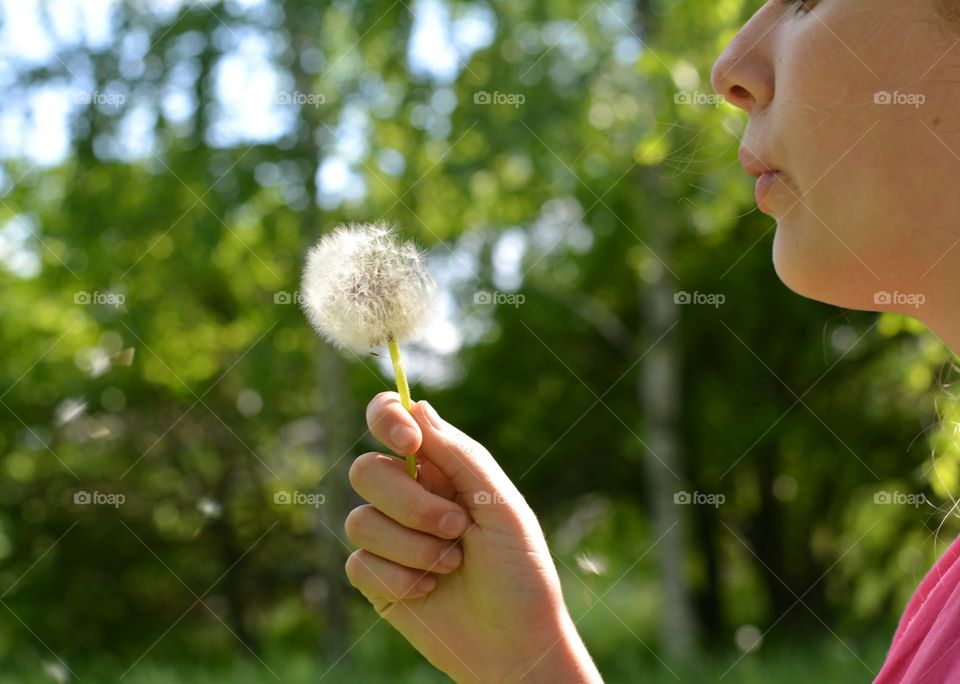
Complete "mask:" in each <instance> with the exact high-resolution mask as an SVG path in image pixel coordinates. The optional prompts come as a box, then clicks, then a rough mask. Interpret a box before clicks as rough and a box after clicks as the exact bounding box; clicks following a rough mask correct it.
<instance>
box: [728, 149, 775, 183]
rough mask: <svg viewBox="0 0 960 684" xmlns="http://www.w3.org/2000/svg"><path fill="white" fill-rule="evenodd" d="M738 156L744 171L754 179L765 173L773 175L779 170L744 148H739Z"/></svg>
mask: <svg viewBox="0 0 960 684" xmlns="http://www.w3.org/2000/svg"><path fill="white" fill-rule="evenodd" d="M738 156H739V157H740V163H741V164H742V165H743V168H744V170H745V171H746V172H747V173H748V174H750V175H751V176H753V177H754V178H760V176H762V175H763V174H765V173H774V172H777V171H779V170H780V169H779V168H777V167H776V166H775V165H773V164H771V163H769V162H767V161H766V160H765V159H763V158H762V157H760V156H759V155H756V154H754V153H753V152H751V151H750V150H748V149H747V148H746V147H741V148H740V150H739V153H738Z"/></svg>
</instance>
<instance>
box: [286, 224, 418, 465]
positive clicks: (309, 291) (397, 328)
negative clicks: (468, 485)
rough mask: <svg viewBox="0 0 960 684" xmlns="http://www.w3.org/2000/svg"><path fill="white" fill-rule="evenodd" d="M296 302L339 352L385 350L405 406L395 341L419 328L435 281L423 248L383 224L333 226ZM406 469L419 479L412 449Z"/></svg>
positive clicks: (313, 254) (312, 257)
mask: <svg viewBox="0 0 960 684" xmlns="http://www.w3.org/2000/svg"><path fill="white" fill-rule="evenodd" d="M300 291H301V294H302V306H303V310H304V312H305V313H306V315H307V319H308V320H309V321H310V323H311V325H312V326H313V327H314V328H315V329H316V331H317V333H318V334H319V335H320V336H321V337H322V338H323V339H325V340H326V341H327V342H329V343H330V344H332V345H333V346H334V347H337V348H338V349H350V350H352V351H355V352H364V351H367V350H369V349H371V348H373V347H379V346H382V345H384V344H386V345H387V347H388V348H389V350H390V359H391V361H392V362H393V371H394V375H395V376H396V380H397V391H398V392H399V393H400V401H401V402H402V403H403V406H404V408H406V409H407V410H408V411H409V410H410V407H411V402H410V387H409V385H408V384H407V377H406V374H405V373H404V371H403V364H402V363H401V361H400V346H399V342H400V341H401V340H403V339H406V338H409V337H412V336H413V335H414V334H415V333H416V332H417V331H418V330H419V329H420V328H422V327H423V326H425V325H426V324H427V323H428V322H429V320H430V318H431V316H432V314H433V311H434V302H435V299H436V284H435V283H434V281H433V279H432V278H431V277H430V273H429V272H428V271H427V268H426V259H425V257H424V255H423V253H422V252H421V251H420V250H419V249H418V248H417V247H416V246H415V245H414V244H413V243H411V242H405V241H403V240H401V239H399V238H398V237H397V235H396V233H395V232H394V229H393V227H392V226H390V225H389V224H387V223H383V222H380V223H373V224H356V223H353V224H345V225H339V226H337V227H336V228H334V229H333V231H332V232H331V233H330V234H328V235H325V236H324V237H322V238H321V239H320V241H319V242H317V244H316V245H314V246H313V247H311V248H310V250H309V252H307V263H306V266H305V267H304V270H303V281H302V283H301V288H300ZM407 472H408V473H409V474H410V476H411V477H413V478H416V476H417V460H416V455H415V454H408V455H407Z"/></svg>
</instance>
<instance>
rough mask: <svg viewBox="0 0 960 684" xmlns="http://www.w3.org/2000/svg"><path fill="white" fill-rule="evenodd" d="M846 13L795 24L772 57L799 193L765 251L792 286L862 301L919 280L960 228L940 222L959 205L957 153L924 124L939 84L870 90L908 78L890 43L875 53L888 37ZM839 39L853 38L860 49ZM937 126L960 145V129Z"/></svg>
mask: <svg viewBox="0 0 960 684" xmlns="http://www.w3.org/2000/svg"><path fill="white" fill-rule="evenodd" d="M843 21H844V20H843V18H840V19H838V20H837V21H836V22H834V23H831V29H832V31H828V30H827V29H826V27H824V26H823V25H822V24H818V25H814V24H806V25H804V27H803V28H802V29H799V28H798V29H796V33H795V34H794V35H793V36H792V40H791V42H790V45H791V48H790V49H789V50H785V51H784V54H783V58H782V61H781V62H780V63H779V64H778V76H777V78H778V93H777V99H778V100H779V102H778V104H777V107H778V108H782V109H781V111H780V112H779V114H780V116H779V117H775V118H779V119H780V121H779V122H778V126H777V129H778V131H780V132H781V133H780V135H781V136H782V138H783V139H782V140H781V141H779V142H778V146H779V147H780V148H782V151H783V156H784V159H785V164H784V165H785V166H787V168H788V170H789V171H790V172H791V173H792V174H793V175H794V176H795V182H796V183H797V185H798V187H799V190H800V191H801V193H802V198H803V204H798V205H797V206H795V207H794V208H793V209H792V210H791V211H790V212H788V213H787V214H786V215H784V216H783V217H782V218H781V220H780V225H779V226H778V228H777V234H776V236H775V239H774V254H773V260H774V265H775V267H776V270H777V273H778V275H779V276H780V277H781V279H782V280H783V281H784V283H785V284H786V285H787V286H788V287H790V288H791V289H793V290H795V291H797V292H799V293H800V294H803V295H805V296H809V297H811V298H814V299H818V300H821V301H827V302H830V303H832V304H836V305H839V306H847V307H850V308H870V307H871V306H872V301H873V293H874V292H875V291H877V290H879V289H884V288H886V289H907V288H913V289H916V288H917V287H918V286H919V285H920V284H921V283H920V280H921V279H922V278H923V277H925V276H924V274H925V273H928V272H929V273H930V274H931V275H932V274H933V273H934V272H933V271H931V270H930V267H931V265H932V264H933V263H934V262H935V261H936V259H937V258H938V257H940V256H941V255H942V254H943V253H944V250H945V249H946V248H948V247H949V246H950V244H952V243H953V242H955V241H956V240H957V238H958V237H960V234H958V233H957V229H956V228H955V227H953V226H950V225H948V224H947V225H945V222H944V218H945V217H951V216H957V215H960V192H957V190H955V189H952V187H951V186H954V185H956V184H955V183H954V182H953V181H952V180H951V179H952V178H955V177H957V173H956V172H957V170H958V169H960V159H957V158H956V157H954V156H953V155H952V154H951V153H950V152H949V151H948V150H947V149H946V147H945V146H944V145H943V144H942V143H941V142H940V141H938V140H937V138H936V137H934V136H933V135H932V134H931V132H930V131H929V130H928V129H927V128H926V127H925V126H924V123H927V125H930V121H931V120H932V119H933V116H934V112H935V111H940V110H943V109H944V107H945V106H946V103H945V102H944V98H943V96H940V97H937V96H936V95H935V94H933V93H931V94H929V95H928V97H927V102H926V104H925V105H924V106H923V107H921V108H916V107H908V106H884V105H881V104H877V103H876V102H875V98H874V95H875V93H876V92H877V91H878V90H879V88H878V86H877V83H878V80H877V77H879V78H880V79H881V81H883V82H904V83H909V82H910V81H911V79H910V78H906V74H902V73H899V69H900V68H901V67H897V66H896V65H895V64H894V63H893V62H894V60H892V59H891V56H890V55H889V54H888V55H887V56H886V57H881V56H880V55H877V54H876V47H877V46H878V45H883V44H884V43H885V42H886V44H889V42H888V41H889V40H894V37H891V36H886V37H884V36H883V35H880V33H881V32H880V31H877V32H874V33H872V34H871V35H870V36H864V35H863V34H862V33H861V34H860V35H859V37H858V35H857V32H858V30H857V29H856V28H855V27H845V26H844V24H843ZM860 30H862V26H861V27H860ZM858 38H859V39H858ZM841 40H842V41H846V42H847V44H850V45H857V46H858V48H857V50H856V52H857V55H854V54H853V53H852V52H851V51H850V50H848V49H846V48H845V47H844V45H843V44H842V43H841ZM861 60H863V61H867V63H868V64H869V65H870V66H871V68H872V69H873V70H874V71H875V72H876V73H877V77H875V76H873V75H871V74H870V72H869V71H868V70H867V68H866V67H865V66H864V64H863V63H862V61H861ZM931 61H932V60H931ZM916 77H917V74H913V76H912V79H913V80H914V81H915V80H916ZM928 78H930V77H928ZM925 80H926V79H925ZM935 87H938V88H940V89H941V90H942V86H941V85H937V86H935ZM950 100H951V102H953V101H954V100H956V98H955V97H953V96H951V97H950ZM955 105H956V103H955V102H954V104H953V105H951V106H955ZM924 107H925V108H926V109H924ZM938 108H939V109H938ZM957 111H960V109H958V110H957ZM951 128H958V129H960V126H951ZM941 138H943V139H944V141H946V142H947V144H948V145H950V146H951V148H952V149H955V150H960V132H958V134H956V139H955V140H954V139H947V138H946V137H945V136H944V135H941ZM948 158H949V162H948ZM947 166H949V167H950V168H949V169H948V168H946V167H947ZM958 251H960V247H958Z"/></svg>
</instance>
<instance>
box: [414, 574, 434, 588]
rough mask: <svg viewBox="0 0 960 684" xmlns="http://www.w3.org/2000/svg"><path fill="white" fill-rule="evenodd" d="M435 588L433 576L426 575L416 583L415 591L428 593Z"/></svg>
mask: <svg viewBox="0 0 960 684" xmlns="http://www.w3.org/2000/svg"><path fill="white" fill-rule="evenodd" d="M435 586H437V580H436V579H435V578H434V576H433V575H427V576H426V577H424V578H423V579H422V580H420V581H419V582H417V589H419V590H420V591H430V590H431V589H433V588H434V587H435Z"/></svg>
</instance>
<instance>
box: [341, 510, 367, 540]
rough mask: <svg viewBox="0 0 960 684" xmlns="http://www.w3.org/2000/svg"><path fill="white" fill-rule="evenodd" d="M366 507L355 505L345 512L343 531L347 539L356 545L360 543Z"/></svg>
mask: <svg viewBox="0 0 960 684" xmlns="http://www.w3.org/2000/svg"><path fill="white" fill-rule="evenodd" d="M366 508H367V507H366V506H357V507H356V508H354V509H353V510H352V511H350V512H349V513H347V517H346V518H345V519H344V521H343V531H344V533H345V534H346V535H347V539H349V540H350V541H351V542H353V543H354V544H356V545H357V546H361V545H362V544H361V541H362V534H363V532H362V530H363V527H364V525H363V519H364V517H365V516H366V512H365V511H366Z"/></svg>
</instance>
